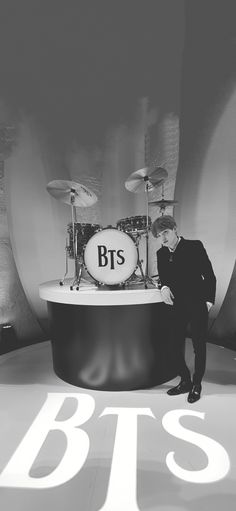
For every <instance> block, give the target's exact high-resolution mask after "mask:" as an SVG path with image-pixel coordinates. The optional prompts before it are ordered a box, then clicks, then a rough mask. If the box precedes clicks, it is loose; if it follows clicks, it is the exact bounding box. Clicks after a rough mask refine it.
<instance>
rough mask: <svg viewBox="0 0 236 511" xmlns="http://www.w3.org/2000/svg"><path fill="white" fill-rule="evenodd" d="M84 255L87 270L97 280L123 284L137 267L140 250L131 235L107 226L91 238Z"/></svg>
mask: <svg viewBox="0 0 236 511" xmlns="http://www.w3.org/2000/svg"><path fill="white" fill-rule="evenodd" d="M83 257H84V264H85V267H86V270H87V272H88V273H89V274H90V275H91V276H92V277H93V278H94V279H95V280H96V281H97V282H99V283H102V284H107V285H115V284H123V283H124V282H125V281H126V280H128V279H129V277H131V275H132V274H133V273H134V271H135V269H136V267H137V263H138V250H137V247H136V245H135V243H134V241H133V239H132V238H131V236H129V235H128V234H126V233H125V232H122V231H119V230H118V229H115V228H114V227H112V228H109V227H107V228H106V229H102V230H101V231H99V232H97V233H96V234H94V235H93V236H92V238H90V240H89V241H88V243H87V245H86V247H85V249H84V254H83Z"/></svg>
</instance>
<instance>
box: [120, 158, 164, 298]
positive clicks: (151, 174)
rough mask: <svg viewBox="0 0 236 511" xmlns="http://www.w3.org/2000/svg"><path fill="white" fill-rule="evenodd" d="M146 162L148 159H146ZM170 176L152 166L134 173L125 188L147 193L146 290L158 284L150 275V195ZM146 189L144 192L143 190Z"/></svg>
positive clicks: (160, 168) (144, 280) (144, 279)
mask: <svg viewBox="0 0 236 511" xmlns="http://www.w3.org/2000/svg"><path fill="white" fill-rule="evenodd" d="M145 161H146V158H145ZM167 176H168V174H167V171H166V170H165V169H163V168H162V167H156V168H152V167H150V166H146V167H144V168H142V169H139V170H137V171H135V172H133V173H132V174H131V175H130V176H129V177H128V179H127V180H126V182H125V188H126V189H127V190H129V191H130V192H134V193H143V191H145V196H146V199H145V200H146V215H147V219H146V232H145V237H146V269H145V274H144V276H142V278H141V280H140V281H141V282H144V286H145V289H147V287H148V284H150V285H151V286H154V287H157V284H156V282H155V281H154V280H153V279H152V277H150V276H149V275H148V262H149V261H148V257H149V222H148V221H149V214H148V213H149V201H148V193H149V192H150V191H152V190H153V189H154V188H156V187H157V186H160V185H161V184H163V181H164V180H165V179H166V178H167ZM143 188H144V190H143Z"/></svg>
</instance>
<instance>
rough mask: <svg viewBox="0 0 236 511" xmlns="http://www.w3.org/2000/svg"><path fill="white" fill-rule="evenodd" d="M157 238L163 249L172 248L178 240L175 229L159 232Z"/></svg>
mask: <svg viewBox="0 0 236 511" xmlns="http://www.w3.org/2000/svg"><path fill="white" fill-rule="evenodd" d="M157 237H158V238H159V239H160V240H161V244H162V245H163V246H164V247H168V248H174V247H175V245H176V243H177V240H178V236H177V231H176V227H174V229H165V230H164V231H161V232H160V233H159V234H158V236H157Z"/></svg>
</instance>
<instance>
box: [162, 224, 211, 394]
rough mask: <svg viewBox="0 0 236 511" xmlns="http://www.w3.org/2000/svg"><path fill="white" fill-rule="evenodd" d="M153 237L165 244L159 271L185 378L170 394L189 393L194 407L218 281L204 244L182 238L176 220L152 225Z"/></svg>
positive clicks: (204, 361) (199, 385)
mask: <svg viewBox="0 0 236 511" xmlns="http://www.w3.org/2000/svg"><path fill="white" fill-rule="evenodd" d="M152 234H153V236H155V237H159V238H160V239H161V243H162V247H161V248H160V249H159V250H158V251H157V267H158V274H159V278H160V281H161V285H162V287H161V294H162V298H163V301H164V302H165V304H167V305H168V306H169V311H170V316H171V317H170V324H171V326H172V330H173V337H174V339H173V341H174V343H175V345H176V346H175V347H176V351H175V360H176V364H177V369H178V374H179V375H180V378H181V380H180V383H179V384H178V385H177V386H176V387H172V388H171V389H169V390H168V392H167V393H168V394H169V395H170V396H175V395H177V394H184V393H188V402H189V403H194V402H195V401H197V400H198V399H200V396H201V390H202V386H201V382H202V378H203V375H204V372H205V368H206V334H207V325H208V311H209V310H210V308H211V306H212V305H213V303H214V301H215V292H216V278H215V275H214V272H213V269H212V265H211V262H210V260H209V258H208V255H207V253H206V250H205V248H204V246H203V244H202V242H201V241H199V240H186V239H184V238H183V237H180V236H179V235H178V233H177V226H176V222H175V220H174V218H173V217H172V216H169V215H163V216H161V217H159V218H157V219H156V220H155V221H154V222H153V224H152ZM189 323H190V327H191V336H192V342H193V348H194V353H195V364H194V374H193V379H192V380H191V375H190V371H189V369H188V367H187V365H186V362H185V357H184V345H185V336H186V328H187V325H188V324H189Z"/></svg>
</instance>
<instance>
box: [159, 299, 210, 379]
mask: <svg viewBox="0 0 236 511" xmlns="http://www.w3.org/2000/svg"><path fill="white" fill-rule="evenodd" d="M167 307H168V309H169V314H170V316H169V317H170V320H171V323H170V329H171V333H170V335H171V339H172V341H171V342H172V343H173V344H174V345H173V353H174V356H175V361H174V363H175V364H176V367H177V371H178V374H179V376H180V377H181V380H184V381H189V380H190V379H191V375H190V371H189V368H188V366H187V364H186V362H185V338H186V333H187V326H188V325H190V330H191V334H190V336H191V338H192V343H193V349H194V373H193V383H194V384H195V385H196V384H200V383H201V381H202V378H203V375H204V373H205V369H206V335H207V326H208V309H207V305H206V303H205V302H200V303H195V304H175V305H173V306H170V305H167Z"/></svg>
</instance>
